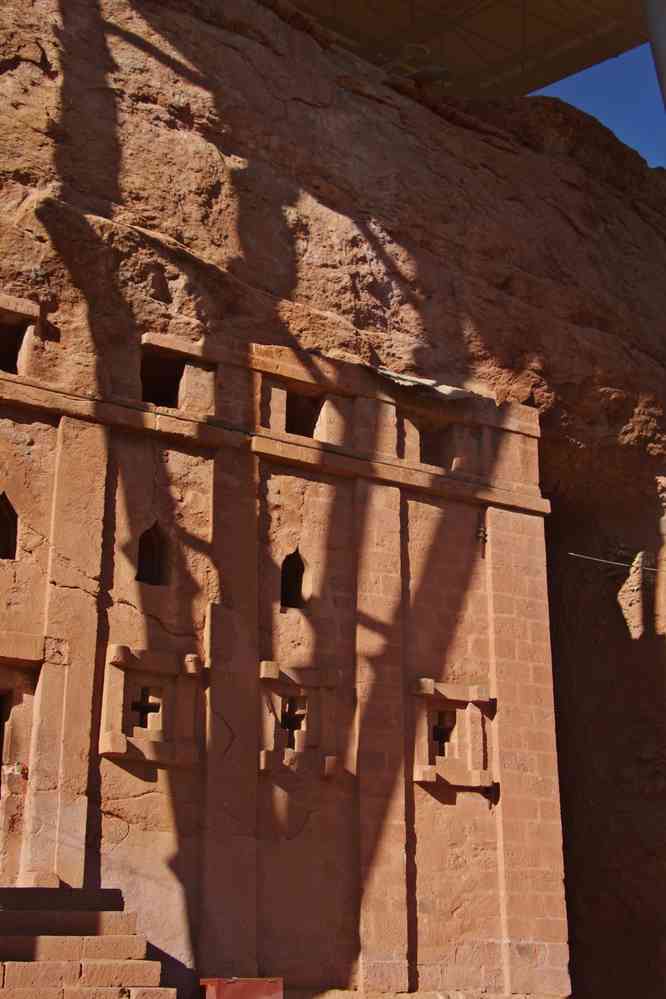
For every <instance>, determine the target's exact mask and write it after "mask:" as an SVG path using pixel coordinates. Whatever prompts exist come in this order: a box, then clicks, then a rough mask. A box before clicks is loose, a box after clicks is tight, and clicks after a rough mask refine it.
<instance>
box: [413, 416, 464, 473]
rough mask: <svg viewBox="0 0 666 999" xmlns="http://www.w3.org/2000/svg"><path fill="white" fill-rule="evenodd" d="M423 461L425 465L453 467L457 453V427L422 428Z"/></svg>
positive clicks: (420, 433) (420, 435) (420, 434)
mask: <svg viewBox="0 0 666 999" xmlns="http://www.w3.org/2000/svg"><path fill="white" fill-rule="evenodd" d="M419 438H420V445H421V461H422V463H423V464H424V465H436V466H437V467H438V468H449V469H450V468H452V467H453V462H454V461H455V459H456V458H457V457H458V455H457V454H456V437H455V427H453V426H451V427H434V428H422V429H421V430H420V432H419Z"/></svg>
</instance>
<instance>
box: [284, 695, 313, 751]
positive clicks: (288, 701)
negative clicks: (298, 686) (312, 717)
mask: <svg viewBox="0 0 666 999" xmlns="http://www.w3.org/2000/svg"><path fill="white" fill-rule="evenodd" d="M306 710H307V709H306V705H305V699H304V698H302V697H285V698H283V700H282V714H281V716H280V725H281V727H282V728H283V729H284V730H285V732H286V733H287V746H288V748H289V749H295V748H296V737H295V735H294V733H295V732H298V731H299V729H300V727H301V725H302V724H303V722H304V721H305V715H306Z"/></svg>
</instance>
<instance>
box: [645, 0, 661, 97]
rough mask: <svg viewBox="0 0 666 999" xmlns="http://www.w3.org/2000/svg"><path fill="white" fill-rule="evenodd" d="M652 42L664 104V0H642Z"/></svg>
mask: <svg viewBox="0 0 666 999" xmlns="http://www.w3.org/2000/svg"><path fill="white" fill-rule="evenodd" d="M644 3H645V16H646V18H647V23H648V29H649V32H650V42H651V44H652V55H653V56H654V63H655V66H656V69H657V76H658V77H659V82H660V83H661V92H662V95H663V98H664V106H666V4H665V3H664V0H644Z"/></svg>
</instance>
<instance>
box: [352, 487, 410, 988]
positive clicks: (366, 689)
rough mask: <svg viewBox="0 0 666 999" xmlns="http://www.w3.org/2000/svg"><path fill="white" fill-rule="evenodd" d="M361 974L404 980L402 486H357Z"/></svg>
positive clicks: (388, 984)
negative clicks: (398, 487) (399, 487)
mask: <svg viewBox="0 0 666 999" xmlns="http://www.w3.org/2000/svg"><path fill="white" fill-rule="evenodd" d="M356 523H357V525H358V531H359V536H358V538H357V545H356V547H357V552H358V575H357V580H358V582H357V587H358V593H357V627H356V671H357V673H356V690H357V705H358V708H357V710H358V716H357V725H358V739H357V778H358V795H359V825H360V829H359V834H360V879H361V885H360V899H361V903H360V906H361V908H360V947H361V960H360V979H361V980H360V982H359V989H360V990H364V991H365V992H406V991H407V989H408V960H407V945H408V939H407V919H406V916H405V881H406V873H407V872H406V851H405V842H406V828H405V774H404V731H403V729H404V678H403V664H402V622H401V595H402V593H401V588H402V578H401V561H400V490H399V489H396V488H394V487H390V486H381V485H376V484H373V483H371V482H367V481H364V480H359V481H358V482H357V485H356Z"/></svg>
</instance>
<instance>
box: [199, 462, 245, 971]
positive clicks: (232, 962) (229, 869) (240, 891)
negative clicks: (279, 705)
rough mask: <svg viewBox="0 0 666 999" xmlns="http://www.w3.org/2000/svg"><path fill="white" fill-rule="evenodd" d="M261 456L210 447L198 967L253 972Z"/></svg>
mask: <svg viewBox="0 0 666 999" xmlns="http://www.w3.org/2000/svg"><path fill="white" fill-rule="evenodd" d="M257 466H258V462H257V459H256V458H255V457H254V455H253V454H251V453H249V452H242V451H237V450H232V449H226V450H223V451H221V452H220V453H219V454H218V455H217V457H216V473H215V487H214V501H213V502H214V513H213V517H214V531H213V549H214V557H215V560H216V562H217V564H218V565H219V566H220V574H221V578H222V591H223V598H224V604H223V605H212V606H211V614H210V620H209V636H208V646H209V648H208V659H209V666H210V672H209V676H210V686H209V689H208V704H207V719H208V731H207V778H206V796H205V810H204V831H203V854H202V891H201V899H202V901H201V905H202V909H201V919H200V926H201V931H200V939H199V947H198V960H199V970H200V972H201V974H202V975H210V976H219V975H226V976H239V977H253V976H256V975H257V838H256V837H257V780H258V772H259V770H258V764H259V746H258V733H259V724H258V708H259V698H258V683H259V649H258V644H257V643H258V593H257V568H258V555H257V545H258V538H257V532H258V499H257V496H258V467H257Z"/></svg>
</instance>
